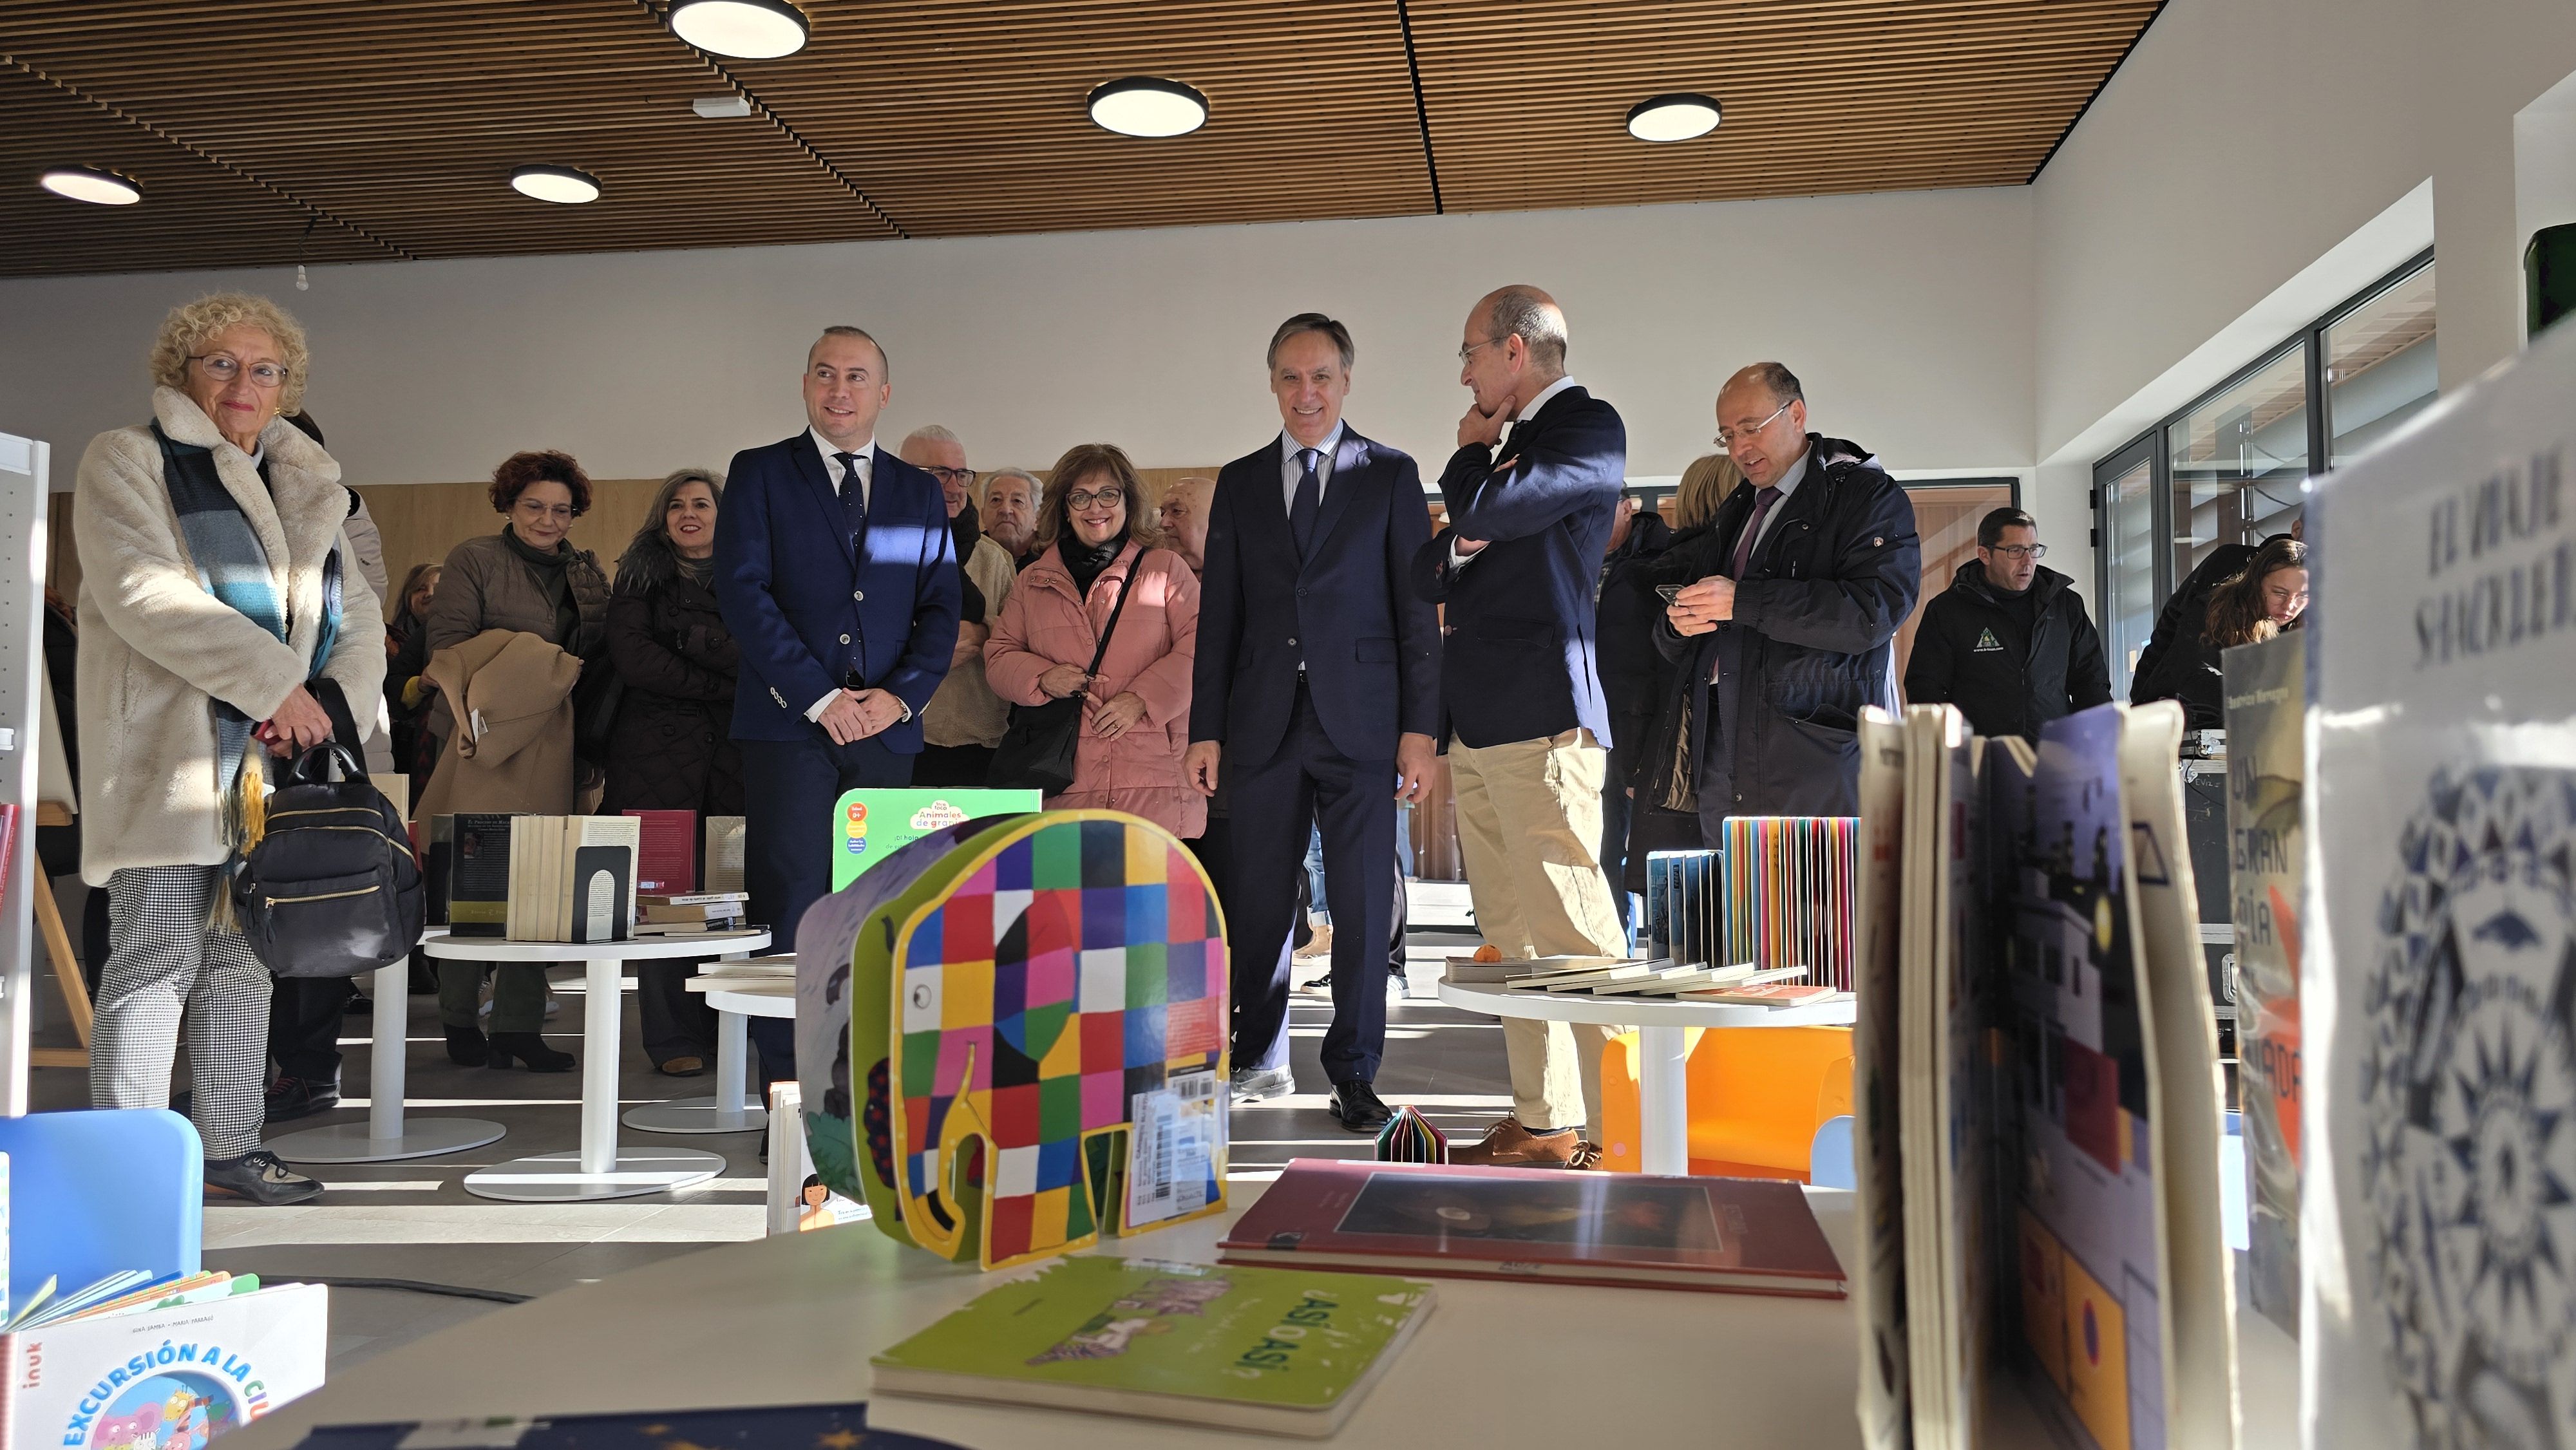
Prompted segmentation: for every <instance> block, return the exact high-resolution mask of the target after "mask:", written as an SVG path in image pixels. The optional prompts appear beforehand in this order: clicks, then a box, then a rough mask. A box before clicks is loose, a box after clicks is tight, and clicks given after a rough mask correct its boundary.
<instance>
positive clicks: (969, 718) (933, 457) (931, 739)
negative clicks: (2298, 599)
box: [895, 423, 1019, 788]
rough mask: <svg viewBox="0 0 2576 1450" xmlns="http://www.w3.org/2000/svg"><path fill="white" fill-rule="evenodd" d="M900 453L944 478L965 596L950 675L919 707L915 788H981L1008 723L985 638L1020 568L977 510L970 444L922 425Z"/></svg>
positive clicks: (941, 480)
mask: <svg viewBox="0 0 2576 1450" xmlns="http://www.w3.org/2000/svg"><path fill="white" fill-rule="evenodd" d="M895 456H896V457H897V458H900V459H902V460H903V461H904V462H906V463H909V464H911V465H913V466H914V467H916V468H918V469H920V470H921V471H922V472H924V473H927V474H929V475H930V476H931V477H933V478H935V479H938V480H939V492H940V496H941V498H942V500H943V501H944V502H945V503H946V504H947V506H948V526H949V532H950V533H951V534H953V535H954V536H955V538H956V545H957V564H958V568H959V570H960V571H962V573H963V575H964V577H963V578H962V579H961V580H959V592H960V595H961V600H960V603H959V609H958V621H957V648H956V651H955V653H954V654H953V655H951V657H950V659H949V663H948V678H946V679H944V680H941V681H940V682H939V690H938V692H937V693H936V694H933V695H932V696H931V697H930V703H929V704H928V705H927V706H925V707H923V709H922V712H921V739H922V746H921V758H920V759H919V760H918V761H916V762H914V764H913V767H912V783H913V784H914V785H933V786H962V787H969V788H980V787H982V786H983V784H984V782H985V780H986V779H987V778H989V777H990V776H991V774H992V771H993V752H994V750H995V749H996V748H997V747H999V746H1000V745H1001V743H1002V732H1003V731H1004V730H1005V729H1007V728H1009V726H1010V723H1011V711H1010V707H1009V706H1007V705H1004V704H1003V703H1002V700H1001V697H1000V696H998V695H995V694H994V693H993V689H992V686H990V685H988V684H986V683H985V682H984V641H985V640H986V639H988V638H990V637H991V636H992V633H993V626H992V621H993V620H995V619H998V618H1000V617H1001V613H1002V601H1003V600H1004V599H1006V598H1008V597H1009V596H1010V592H1011V581H1012V579H1014V578H1015V577H1017V576H1018V574H1019V566H1018V563H1017V561H1016V560H1014V559H1013V558H1012V557H1011V554H1010V551H1009V550H1007V549H1005V548H1003V547H1002V546H1001V545H999V544H997V543H994V542H993V541H992V540H991V539H988V538H985V537H984V536H983V532H982V529H981V528H980V527H979V524H978V520H977V518H976V513H975V502H974V497H973V495H974V492H975V470H973V469H972V468H969V467H967V466H966V445H965V444H963V443H960V442H959V441H957V435H956V434H954V433H952V432H950V431H948V430H947V429H946V428H943V427H941V426H939V425H938V424H936V423H924V424H923V425H921V426H920V427H918V428H915V429H913V430H912V432H911V433H909V434H907V435H905V437H904V440H903V446H902V447H901V448H898V449H896V450H895Z"/></svg>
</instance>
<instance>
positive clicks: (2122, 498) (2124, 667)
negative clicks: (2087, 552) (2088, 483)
mask: <svg viewBox="0 0 2576 1450" xmlns="http://www.w3.org/2000/svg"><path fill="white" fill-rule="evenodd" d="M2155 448H2156V437H2155V435H2154V434H2149V435H2147V436H2146V437H2144V438H2141V439H2139V440H2138V441H2137V442H2135V443H2132V444H2130V445H2129V446H2128V447H2127V448H2124V449H2122V450H2121V451H2120V452H2118V453H2115V454H2113V455H2111V456H2110V457H2109V458H2106V459H2104V460H2102V461H2101V462H2100V463H2098V464H2096V465H2094V469H2093V491H2094V514H2093V516H2094V517H2095V518H2097V519H2099V520H2101V526H2100V532H2099V534H2098V536H2097V537H2096V538H2095V539H2094V545H2093V555H2094V559H2095V561H2096V562H2097V564H2098V565H2099V569H2100V584H2101V587H2100V589H2099V590H2097V591H2096V593H2095V598H2096V600H2097V601H2098V602H2099V604H2100V606H2101V618H2100V619H2099V620H2097V621H2095V622H2096V623H2097V624H2098V625H2099V626H2100V628H2101V631H2102V652H2103V654H2104V655H2106V656H2108V658H2109V662H2110V666H2111V695H2112V698H2114V699H2120V700H2125V699H2127V698H2128V697H2129V675H2130V672H2131V671H2132V670H2134V669H2135V668H2136V667H2137V663H2138V654H2139V652H2140V651H2141V650H2144V649H2145V648H2146V647H2147V636H2148V635H2149V634H2150V633H2152V632H2153V631H2154V629H2155V627H2156V601H2158V600H2159V599H2162V598H2163V597H2164V593H2163V591H2162V590H2161V589H2159V588H2158V587H2157V585H2158V580H2157V577H2156V576H2157V572H2158V571H2157V564H2158V563H2159V562H2160V560H2161V558H2162V556H2163V552H2164V551H2163V550H2162V549H2160V548H2158V547H2157V541H2156V467H2155Z"/></svg>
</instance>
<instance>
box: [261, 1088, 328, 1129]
mask: <svg viewBox="0 0 2576 1450" xmlns="http://www.w3.org/2000/svg"><path fill="white" fill-rule="evenodd" d="M267 1099H268V1106H267V1120H268V1121H269V1122H271V1123H291V1122H294V1121H295V1120H296V1119H297V1118H309V1117H311V1116H313V1115H314V1114H315V1113H327V1112H329V1111H331V1110H332V1109H333V1108H336V1107H338V1106H340V1085H339V1084H338V1083H336V1082H307V1081H305V1080H304V1079H303V1078H300V1077H276V1078H270V1079H269V1081H268V1094H267Z"/></svg>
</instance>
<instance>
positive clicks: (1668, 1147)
mask: <svg viewBox="0 0 2576 1450" xmlns="http://www.w3.org/2000/svg"><path fill="white" fill-rule="evenodd" d="M1685 1030H1687V1029H1684V1028H1680V1027H1671V1026H1665V1025H1662V1024H1650V1025H1648V1026H1644V1027H1640V1028H1638V1029H1637V1059H1638V1061H1637V1138H1638V1144H1637V1150H1638V1151H1637V1160H1638V1161H1637V1166H1638V1167H1639V1168H1641V1169H1643V1170H1644V1171H1646V1172H1648V1173H1660V1174H1663V1175H1665V1176H1666V1177H1672V1178H1679V1177H1683V1176H1686V1175H1687V1174H1689V1172H1690V1055H1689V1054H1688V1053H1687V1052H1685V1051H1683V1050H1682V1043H1683V1040H1684V1039H1683V1036H1682V1034H1683V1032H1684V1031H1685Z"/></svg>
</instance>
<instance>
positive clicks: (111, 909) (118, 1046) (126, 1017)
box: [89, 866, 269, 1158]
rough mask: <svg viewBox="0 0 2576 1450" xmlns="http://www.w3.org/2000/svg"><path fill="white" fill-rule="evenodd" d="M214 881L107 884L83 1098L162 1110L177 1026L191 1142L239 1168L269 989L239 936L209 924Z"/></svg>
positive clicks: (150, 872)
mask: <svg viewBox="0 0 2576 1450" xmlns="http://www.w3.org/2000/svg"><path fill="white" fill-rule="evenodd" d="M220 875H221V872H220V869H219V868H217V867H213V866H135V867H128V868H127V869H125V870H122V871H119V872H117V873H116V874H114V875H112V876H110V877H108V879H107V921H108V952H107V965H106V967H105V968H104V969H103V970H102V971H101V972H100V973H99V983H98V1002H97V1006H96V1016H95V1019H94V1020H93V1022H92V1024H91V1029H90V1047H89V1100H90V1104H91V1106H93V1107H101V1108H160V1107H167V1106H169V1103H170V1069H171V1065H172V1063H173V1061H174V1060H175V1059H176V1057H177V1054H178V1050H179V1023H180V1020H181V1018H182V1017H183V1016H184V1017H185V1019H186V1021H187V1024H188V1063H189V1066H190V1068H191V1069H192V1070H193V1071H194V1073H195V1076H196V1082H195V1090H196V1096H195V1099H194V1101H193V1103H192V1105H191V1108H190V1116H191V1117H193V1118H194V1119H195V1120H196V1124H197V1136H199V1137H200V1138H202V1139H204V1140H205V1147H206V1156H207V1157H208V1158H238V1157H240V1156H241V1155H242V1154H244V1153H247V1152H249V1151H250V1150H252V1149H253V1148H256V1147H258V1146H259V1132H260V1125H261V1120H262V1118H263V1116H264V1113H265V1100H264V1098H263V1096H262V1089H263V1085H264V1084H263V1080H264V1079H265V1078H266V1076H267V1067H268V992H269V979H268V968H266V967H264V966H261V965H260V961H259V958H258V957H257V956H255V955H253V954H252V952H251V949H250V943H249V941H247V940H246V939H244V938H243V936H242V934H241V933H240V932H239V931H234V930H225V931H217V930H216V929H215V928H213V927H212V926H209V925H208V924H207V917H208V915H209V914H210V913H211V912H212V910H213V907H214V900H215V896H214V893H215V892H216V890H218V889H219V888H218V886H217V880H218V878H219V876H220Z"/></svg>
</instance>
